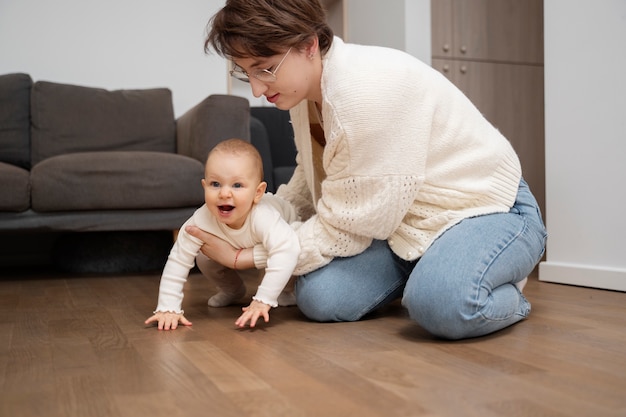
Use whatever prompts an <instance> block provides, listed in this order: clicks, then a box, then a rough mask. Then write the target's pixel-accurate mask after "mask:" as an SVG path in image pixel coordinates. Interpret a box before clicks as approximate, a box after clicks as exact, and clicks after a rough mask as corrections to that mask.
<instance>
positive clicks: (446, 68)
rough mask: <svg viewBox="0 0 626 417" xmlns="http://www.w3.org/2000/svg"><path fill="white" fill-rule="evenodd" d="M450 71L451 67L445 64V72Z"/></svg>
mask: <svg viewBox="0 0 626 417" xmlns="http://www.w3.org/2000/svg"><path fill="white" fill-rule="evenodd" d="M448 71H450V65H448V64H443V72H448Z"/></svg>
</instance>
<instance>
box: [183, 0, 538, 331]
mask: <svg viewBox="0 0 626 417" xmlns="http://www.w3.org/2000/svg"><path fill="white" fill-rule="evenodd" d="M325 18H326V17H325V14H324V11H323V9H322V7H321V5H320V4H319V2H318V1H317V0H284V1H280V2H278V1H271V0H228V1H227V2H226V5H225V6H224V8H222V9H221V10H220V11H218V12H217V14H216V15H215V16H213V18H212V19H211V22H210V23H209V25H210V31H209V33H208V36H207V39H206V43H205V49H206V50H207V51H209V50H210V49H214V50H216V51H217V53H218V54H220V55H222V56H224V57H226V58H228V59H230V60H232V63H233V70H232V71H231V74H232V75H233V76H235V77H237V78H239V79H242V80H245V81H248V82H249V83H250V87H251V89H252V92H253V94H254V95H255V96H256V97H260V96H262V95H264V96H265V97H266V98H267V100H268V101H269V102H270V103H273V104H275V105H276V107H278V108H280V109H289V110H290V116H291V121H292V124H293V129H294V135H295V142H296V147H297V150H298V157H297V168H296V170H295V172H294V175H293V177H292V178H291V180H290V181H289V183H288V184H286V185H283V186H281V187H280V188H279V190H278V191H277V195H278V196H280V197H281V198H283V199H285V200H287V201H289V202H290V203H291V204H292V205H293V206H294V208H295V209H296V211H297V213H298V214H299V215H300V216H301V218H302V219H304V220H305V221H304V222H303V223H302V224H300V225H299V226H297V229H296V232H297V234H298V238H299V240H300V246H301V249H302V252H301V255H300V258H299V261H298V265H297V267H296V270H295V274H297V275H300V277H299V278H298V281H297V283H296V299H297V303H298V306H299V308H300V309H301V310H302V312H303V313H304V314H305V315H306V316H307V317H309V318H310V319H312V320H316V321H354V320H359V319H360V318H362V317H363V316H364V315H366V314H367V313H369V312H371V311H373V310H375V309H377V308H379V307H381V306H383V305H385V304H387V303H389V302H391V301H393V300H394V299H396V298H398V297H402V304H403V305H404V306H405V307H406V308H407V309H408V311H409V315H410V317H411V318H412V319H413V320H415V321H416V322H417V323H419V324H420V325H421V326H422V327H424V328H425V329H426V330H428V331H429V332H431V333H433V334H434V335H437V336H439V337H442V338H448V339H460V338H467V337H476V336H481V335H485V334H489V333H492V332H494V331H497V330H500V329H502V328H504V327H507V326H509V325H511V324H513V323H516V322H518V321H520V320H522V319H524V318H525V317H527V316H528V314H529V312H530V304H529V302H528V301H527V300H526V298H525V297H524V296H523V295H522V289H523V286H524V284H525V282H526V277H527V276H528V274H529V273H530V272H531V271H532V270H533V268H534V267H535V265H536V264H537V262H538V261H539V259H540V258H541V256H542V254H543V251H544V245H545V239H546V232H545V228H544V225H543V221H542V219H541V215H540V212H539V208H538V206H537V202H536V201H535V199H534V197H533V196H532V194H531V192H530V190H529V189H528V186H527V184H526V183H525V182H524V180H523V179H522V176H521V168H520V163H519V159H518V157H517V155H516V154H515V152H514V150H513V148H512V147H511V145H510V143H509V142H508V141H507V140H506V138H504V137H503V136H502V135H501V134H500V133H499V132H498V130H497V129H495V128H494V127H493V126H492V125H491V124H490V123H489V122H488V121H487V120H485V118H484V117H483V116H482V115H481V113H480V112H479V111H478V110H477V109H476V108H475V107H474V105H472V103H471V102H470V101H469V100H468V99H467V98H466V97H465V96H464V95H463V94H462V93H461V92H460V91H459V90H458V89H457V88H456V87H455V86H454V85H453V84H451V83H450V82H449V81H448V80H447V79H446V78H445V77H443V76H442V75H440V74H439V73H438V72H436V71H435V70H433V69H432V68H431V67H429V66H427V65H425V64H424V63H422V62H420V61H419V60H417V59H416V58H414V57H411V56H410V55H408V54H406V53H404V52H401V51H397V50H393V49H388V48H381V47H373V46H360V45H352V44H346V43H344V42H343V41H342V40H341V39H339V38H337V37H333V34H332V30H331V29H330V28H329V27H328V25H327V24H326V23H325V21H326V20H325ZM189 232H190V233H192V234H193V235H195V236H196V237H198V238H201V239H202V240H203V241H205V242H206V244H205V245H204V246H203V253H205V254H210V256H211V258H213V259H215V260H217V261H218V262H220V263H223V264H225V265H228V264H232V262H233V259H234V256H235V252H236V251H235V250H234V248H232V247H230V246H229V245H226V244H224V242H222V241H219V240H218V239H215V238H214V237H212V236H210V235H208V234H206V233H203V232H202V231H200V230H198V229H193V230H190V231H189ZM266 256H267V254H266V253H264V252H263V250H262V248H259V247H256V248H251V249H246V250H244V252H243V253H242V254H240V257H239V264H238V265H241V266H242V267H244V266H245V267H250V268H252V267H256V268H262V267H263V266H264V262H265V259H266Z"/></svg>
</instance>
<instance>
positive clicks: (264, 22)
mask: <svg viewBox="0 0 626 417" xmlns="http://www.w3.org/2000/svg"><path fill="white" fill-rule="evenodd" d="M209 28H210V29H209V32H208V35H207V38H206V41H205V43H204V48H205V51H206V52H209V51H210V50H211V49H214V50H215V51H216V52H217V53H218V54H219V55H221V56H223V57H226V58H228V59H236V58H245V57H269V56H273V55H278V54H280V53H283V52H284V51H285V50H287V49H288V48H292V47H294V48H297V49H300V48H302V47H304V46H305V45H307V44H308V43H310V42H311V38H312V37H314V36H317V38H318V39H319V46H320V51H321V53H322V54H323V53H324V52H326V51H327V50H328V48H330V45H331V43H332V41H333V31H332V29H331V28H330V26H328V24H327V23H326V13H325V11H324V9H323V8H322V6H321V4H320V3H319V1H318V0H227V1H226V5H225V6H224V7H223V8H222V9H221V10H220V11H219V12H217V13H216V14H215V15H214V16H213V17H212V18H211V20H210V21H209Z"/></svg>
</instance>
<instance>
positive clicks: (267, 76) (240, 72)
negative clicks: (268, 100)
mask: <svg viewBox="0 0 626 417" xmlns="http://www.w3.org/2000/svg"><path fill="white" fill-rule="evenodd" d="M289 52H291V48H289V50H288V51H287V52H286V53H285V56H283V59H281V60H280V62H279V63H278V65H276V68H275V69H274V71H270V70H269V68H268V69H259V70H256V71H254V72H253V73H252V74H248V73H247V72H246V71H244V69H243V68H241V67H238V66H235V67H234V68H233V69H231V70H230V75H231V76H233V77H235V78H236V79H238V80H239V81H243V82H245V83H249V82H250V75H252V76H253V77H254V78H256V79H257V80H259V81H262V82H264V83H273V82H275V81H276V73H277V72H278V69H279V68H280V66H281V65H282V64H283V62H284V61H285V58H287V55H289ZM270 68H271V67H270Z"/></svg>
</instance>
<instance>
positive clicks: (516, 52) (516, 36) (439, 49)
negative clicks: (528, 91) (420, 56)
mask: <svg viewBox="0 0 626 417" xmlns="http://www.w3.org/2000/svg"><path fill="white" fill-rule="evenodd" d="M431 26H432V55H433V56H435V57H438V58H459V59H474V60H486V61H498V62H520V63H534V64H540V63H543V0H432V1H431Z"/></svg>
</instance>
